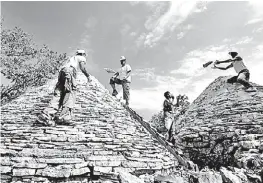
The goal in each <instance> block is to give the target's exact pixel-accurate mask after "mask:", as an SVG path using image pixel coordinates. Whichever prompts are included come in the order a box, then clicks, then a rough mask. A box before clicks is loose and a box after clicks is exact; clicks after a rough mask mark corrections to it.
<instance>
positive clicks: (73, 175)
mask: <svg viewBox="0 0 263 183" xmlns="http://www.w3.org/2000/svg"><path fill="white" fill-rule="evenodd" d="M92 79H93V81H92V82H91V83H87V81H86V80H87V79H86V78H85V76H84V75H83V74H80V75H79V76H78V79H77V82H78V90H77V97H76V106H75V109H74V114H75V116H74V119H73V120H72V122H73V123H74V124H73V125H70V126H65V125H56V126H55V127H48V126H41V125H39V124H37V123H35V122H36V119H37V115H38V114H40V113H41V111H43V110H44V109H45V108H46V107H48V106H52V107H54V110H53V109H52V110H53V112H55V108H56V107H57V106H56V105H53V103H51V101H56V100H57V99H58V98H56V97H53V96H52V91H53V88H54V86H55V83H56V80H51V81H50V82H49V83H47V84H46V85H44V86H41V87H39V88H32V89H29V90H28V91H27V92H26V93H25V94H24V95H22V96H20V97H19V98H18V99H16V100H14V101H12V102H10V103H8V104H6V105H4V106H1V112H2V119H1V120H2V121H1V174H2V177H4V179H2V181H7V180H10V181H11V180H13V179H14V180H17V181H25V179H26V180H27V179H28V181H32V179H33V178H35V176H37V177H38V179H39V180H40V179H41V178H43V179H45V178H47V179H48V180H49V181H52V180H56V181H57V179H61V180H68V181H69V180H71V181H73V180H74V179H76V180H77V177H79V176H82V175H83V176H84V175H85V176H86V177H89V176H91V174H93V175H99V176H104V175H105V174H107V173H110V172H113V169H114V168H120V167H122V168H126V170H129V171H130V172H131V171H135V170H139V169H142V168H143V169H154V170H156V171H166V170H168V169H170V168H174V167H176V166H178V161H177V160H176V158H175V157H174V156H173V155H172V154H171V153H170V152H169V151H168V150H167V149H166V148H165V147H164V146H162V145H160V144H159V143H158V141H157V140H155V138H154V137H153V136H152V135H151V134H150V133H148V132H147V130H146V129H145V128H144V127H142V126H141V124H140V123H139V122H138V121H137V120H136V119H134V118H132V117H131V116H130V113H129V112H128V111H127V110H126V109H125V108H124V107H123V106H122V104H121V103H120V102H119V101H118V100H116V99H115V98H114V97H112V96H111V95H110V93H109V91H108V90H106V89H105V88H104V87H103V86H102V85H101V84H100V83H99V82H98V81H97V80H96V78H94V77H93V78H92ZM52 110H50V111H51V112H52ZM168 162H169V163H168ZM14 177H16V178H14ZM106 177H107V176H106Z"/></svg>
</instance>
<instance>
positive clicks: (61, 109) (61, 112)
mask: <svg viewBox="0 0 263 183" xmlns="http://www.w3.org/2000/svg"><path fill="white" fill-rule="evenodd" d="M85 56H86V53H85V51H84V50H77V52H76V55H75V56H73V57H71V58H70V59H69V61H68V62H67V63H66V64H65V65H63V66H62V69H61V70H60V72H59V76H58V81H57V84H56V86H55V90H54V95H55V96H56V95H58V94H60V98H59V104H58V112H57V114H56V116H55V121H57V122H62V123H63V122H68V121H69V120H70V119H71V118H72V110H73V107H74V105H75V100H76V98H75V92H76V76H77V72H78V71H81V72H82V73H83V74H84V75H85V76H86V77H87V80H88V82H91V79H90V75H89V73H88V72H87V70H86V58H85ZM51 104H52V101H51ZM48 111H49V109H48V108H46V109H45V110H44V111H43V113H42V115H40V116H39V118H40V119H42V121H43V120H44V121H46V122H47V124H48V125H54V122H53V120H52V118H51V117H50V115H49V113H48Z"/></svg>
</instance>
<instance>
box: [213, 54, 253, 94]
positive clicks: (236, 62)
mask: <svg viewBox="0 0 263 183" xmlns="http://www.w3.org/2000/svg"><path fill="white" fill-rule="evenodd" d="M228 54H229V55H230V56H231V57H232V58H231V59H228V60H224V61H218V60H216V61H215V64H214V68H215V69H221V70H227V69H229V68H231V67H234V69H235V71H236V72H237V73H238V75H237V76H234V77H232V78H229V79H228V80H227V82H228V83H240V84H242V85H243V86H244V87H245V91H247V92H252V91H256V89H255V88H254V87H253V86H252V85H251V84H250V83H249V77H250V73H249V70H248V69H247V67H246V66H245V64H244V62H243V59H242V58H241V57H240V56H239V55H238V53H237V52H229V53H228ZM221 63H231V64H229V65H228V66H227V67H218V66H217V65H218V64H221Z"/></svg>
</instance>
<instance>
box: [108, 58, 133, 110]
mask: <svg viewBox="0 0 263 183" xmlns="http://www.w3.org/2000/svg"><path fill="white" fill-rule="evenodd" d="M120 62H121V68H120V69H119V72H116V73H115V74H114V76H113V77H112V78H111V79H110V85H111V87H112V89H113V92H112V95H113V96H116V95H117V94H118V92H117V90H116V87H115V84H118V85H122V88H123V99H124V100H125V101H126V105H127V106H129V100H130V83H131V66H130V65H128V64H126V58H125V57H124V56H121V58H120Z"/></svg>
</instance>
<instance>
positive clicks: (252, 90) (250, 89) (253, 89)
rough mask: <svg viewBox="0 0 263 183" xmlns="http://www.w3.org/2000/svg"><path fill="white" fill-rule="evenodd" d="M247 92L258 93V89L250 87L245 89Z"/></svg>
mask: <svg viewBox="0 0 263 183" xmlns="http://www.w3.org/2000/svg"><path fill="white" fill-rule="evenodd" d="M245 91H246V92H256V91H257V89H256V88H255V87H249V88H246V89H245Z"/></svg>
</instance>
